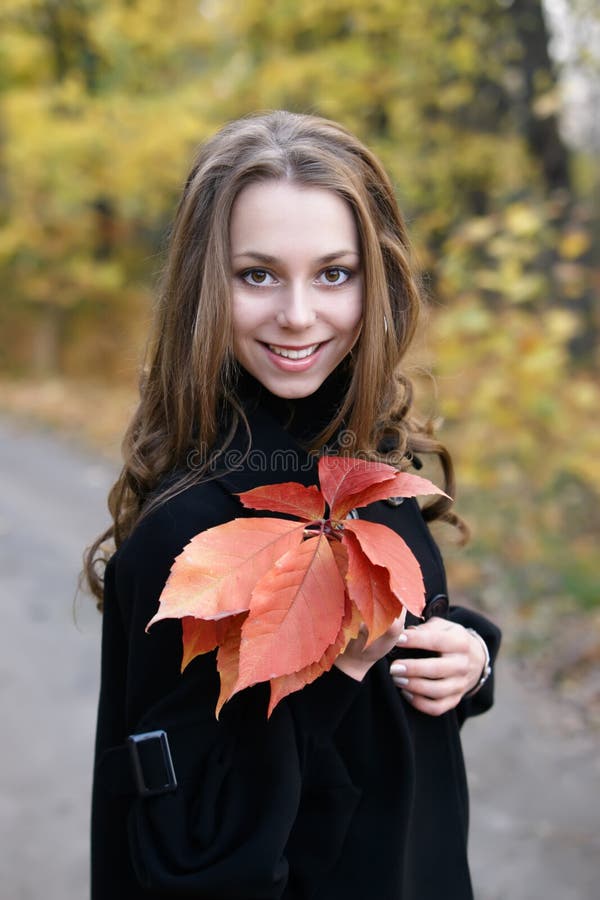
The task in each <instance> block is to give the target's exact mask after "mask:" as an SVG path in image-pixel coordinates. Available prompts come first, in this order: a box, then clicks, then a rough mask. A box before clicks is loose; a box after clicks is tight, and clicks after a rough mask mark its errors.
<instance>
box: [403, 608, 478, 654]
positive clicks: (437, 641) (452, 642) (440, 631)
mask: <svg viewBox="0 0 600 900" xmlns="http://www.w3.org/2000/svg"><path fill="white" fill-rule="evenodd" d="M403 634H404V635H405V636H406V641H405V642H404V646H405V647H407V648H408V647H413V648H418V649H420V650H431V651H434V652H436V653H459V652H466V651H467V650H468V646H469V635H468V633H467V632H466V631H465V629H464V628H463V627H462V625H457V624H455V623H454V622H447V621H446V620H445V619H440V618H438V617H437V616H433V617H432V618H431V619H429V621H428V622H425V623H424V624H423V625H412V626H411V627H410V628H407V629H406V630H405V631H404V632H403Z"/></svg>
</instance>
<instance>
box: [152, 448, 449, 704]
mask: <svg viewBox="0 0 600 900" xmlns="http://www.w3.org/2000/svg"><path fill="white" fill-rule="evenodd" d="M319 472H320V477H321V485H322V489H323V492H322V493H321V492H320V491H319V490H318V489H317V488H316V487H310V488H307V487H304V486H303V485H300V484H295V483H288V484H282V485H267V486H265V487H261V488H255V489H254V490H252V491H246V492H245V493H242V494H240V495H239V497H240V500H241V502H242V503H243V504H244V505H245V506H247V507H250V508H255V509H261V510H263V509H268V510H272V511H273V512H280V513H283V514H284V515H289V516H294V517H296V518H299V519H301V520H303V521H301V522H291V521H288V520H285V519H274V518H263V517H256V518H252V519H235V520H234V521H232V522H227V523H225V524H224V525H220V526H217V527H216V528H211V529H209V530H208V531H205V532H202V533H201V534H198V535H196V536H195V537H194V538H192V540H191V541H190V543H189V544H188V545H187V546H186V547H185V548H184V550H183V552H182V553H181V554H180V555H179V556H178V557H177V558H176V560H175V562H174V564H173V567H172V570H171V574H170V576H169V579H168V581H167V583H166V585H165V588H164V590H163V593H162V594H161V597H160V608H159V611H158V613H157V614H156V615H155V616H154V618H153V619H152V620H151V622H150V623H149V625H148V627H149V626H150V625H151V624H153V623H154V622H157V621H159V620H160V619H165V618H182V619H183V623H182V630H183V660H182V668H185V666H186V665H188V664H189V662H190V661H191V660H192V659H194V658H195V657H196V656H198V655H199V654H201V653H206V652H209V651H210V650H214V649H215V648H218V653H217V669H218V671H219V675H220V679H221V691H220V695H219V699H218V703H217V710H216V712H217V716H218V715H219V712H220V710H221V708H222V706H223V704H224V703H225V702H227V700H229V699H230V697H232V696H233V695H234V694H235V693H237V692H238V691H240V690H242V689H243V688H245V687H248V686H250V685H252V684H256V683H257V682H260V681H270V682H271V701H270V705H269V711H268V714H269V715H270V714H271V712H272V711H273V709H274V708H275V706H276V705H277V703H278V702H279V701H280V700H281V699H282V698H283V697H285V696H286V695H287V694H289V693H291V692H292V691H296V690H299V689H300V688H301V687H303V686H304V685H306V684H309V683H310V682H311V681H314V680H315V678H318V677H319V675H321V674H323V672H326V671H328V669H330V668H331V666H332V665H333V664H334V662H335V659H336V658H337V656H338V655H339V654H340V653H341V652H343V650H344V649H345V648H346V646H347V645H348V642H349V641H350V640H352V639H353V638H355V637H356V636H357V634H358V632H359V629H360V626H361V624H362V622H363V621H364V622H365V625H366V627H367V628H368V630H369V643H370V642H372V641H374V640H376V639H377V638H378V637H379V636H380V635H381V634H383V633H384V632H385V631H386V630H387V628H388V627H389V626H390V625H391V624H392V622H393V621H394V619H395V618H397V617H398V616H399V615H400V613H401V611H402V607H403V606H404V607H406V608H407V609H409V610H410V611H411V612H412V613H414V614H415V615H419V614H420V613H421V611H422V608H423V605H424V586H423V578H422V575H421V571H420V568H419V564H418V562H417V560H416V559H415V557H414V556H413V554H412V552H411V551H410V549H409V548H408V547H407V545H406V544H405V543H404V541H403V540H402V539H401V538H400V537H399V536H398V535H397V534H396V533H395V532H394V531H392V530H391V529H389V528H387V527H385V526H383V525H376V524H374V523H372V522H368V521H364V520H354V519H345V518H344V517H345V516H346V515H347V513H348V512H349V510H350V509H352V508H353V507H359V506H363V505H366V504H368V503H372V502H374V501H376V500H383V499H386V498H387V497H390V496H414V495H415V494H425V493H442V492H441V491H438V489H437V488H436V487H435V485H433V484H432V483H431V482H430V481H427V480H426V479H423V478H420V477H418V476H415V475H408V474H406V473H399V472H397V471H396V469H394V468H393V467H391V466H388V465H386V464H384V463H370V462H366V461H364V460H357V459H349V458H340V457H323V458H322V459H321V460H320V462H319ZM325 502H327V504H328V505H329V510H330V512H329V518H328V519H325V518H324V516H325Z"/></svg>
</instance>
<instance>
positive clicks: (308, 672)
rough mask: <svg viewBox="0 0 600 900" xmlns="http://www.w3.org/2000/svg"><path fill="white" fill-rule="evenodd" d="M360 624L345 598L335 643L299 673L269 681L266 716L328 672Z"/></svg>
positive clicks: (352, 607)
mask: <svg viewBox="0 0 600 900" xmlns="http://www.w3.org/2000/svg"><path fill="white" fill-rule="evenodd" d="M338 546H339V545H338ZM361 624H362V619H361V617H360V613H359V612H358V610H357V609H356V607H355V606H354V605H353V604H352V602H351V601H350V599H349V598H348V597H346V606H345V613H344V618H343V619H342V624H341V626H340V630H339V632H338V634H337V637H336V639H335V641H334V642H333V644H331V645H330V646H329V647H328V648H327V650H326V651H325V653H324V654H323V656H322V657H321V659H319V660H317V662H315V663H312V665H309V666H304V668H303V669H300V671H299V672H292V673H291V674H290V675H280V676H279V677H278V678H272V679H271V698H270V701H269V709H268V712H267V715H268V716H270V715H271V713H272V712H273V710H274V709H275V707H276V706H277V704H278V703H279V701H280V700H283V698H284V697H287V695H288V694H292V693H293V692H294V691H299V690H300V689H301V688H303V687H304V686H305V685H307V684H310V683H311V682H312V681H315V680H316V679H317V678H318V677H319V675H322V674H323V673H324V672H328V671H329V670H330V669H331V667H332V666H333V664H334V662H335V661H336V659H337V658H338V656H339V655H340V653H342V651H343V650H345V648H346V647H347V645H348V643H349V641H351V640H352V638H355V637H356V636H357V635H358V632H359V629H360V626H361Z"/></svg>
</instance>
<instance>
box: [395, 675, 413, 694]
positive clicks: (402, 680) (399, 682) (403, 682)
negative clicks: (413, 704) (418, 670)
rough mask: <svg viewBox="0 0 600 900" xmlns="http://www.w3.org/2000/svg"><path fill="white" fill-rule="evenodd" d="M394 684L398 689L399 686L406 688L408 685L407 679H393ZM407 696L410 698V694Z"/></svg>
mask: <svg viewBox="0 0 600 900" xmlns="http://www.w3.org/2000/svg"><path fill="white" fill-rule="evenodd" d="M394 682H395V683H396V684H397V685H398V687H400V685H402V687H406V685H407V684H408V678H394ZM403 693H404V694H406V693H407V692H406V691H403ZM409 696H410V697H412V694H409Z"/></svg>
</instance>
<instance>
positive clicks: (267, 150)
mask: <svg viewBox="0 0 600 900" xmlns="http://www.w3.org/2000/svg"><path fill="white" fill-rule="evenodd" d="M419 306H420V299H419V291H418V288H417V285H416V283H415V279H414V275H413V272H412V269H411V263H410V256H409V246H408V240H407V236H406V233H405V229H404V225H403V222H402V219H401V216H400V213H399V211H398V209H397V205H396V201H395V199H394V194H393V189H392V186H391V184H390V182H389V179H388V178H387V176H386V174H385V172H384V171H383V170H382V168H381V165H380V164H379V162H378V161H377V160H376V159H375V158H374V157H373V155H372V154H371V153H370V152H369V151H368V150H367V149H366V148H365V147H363V146H362V145H361V144H360V143H359V142H358V141H357V139H356V138H354V137H353V136H352V135H350V134H349V133H347V132H346V131H345V130H344V129H343V128H342V127H340V126H339V125H337V124H335V123H333V122H329V121H326V120H323V119H319V118H316V117H310V116H300V115H294V114H290V113H286V112H275V113H272V114H267V115H259V116H254V117H249V118H247V119H243V120H240V121H237V122H234V123H232V124H230V125H228V126H227V127H225V128H224V129H223V130H222V131H221V132H220V133H219V134H217V135H216V136H215V137H214V138H213V139H212V140H211V141H209V142H208V143H207V144H206V145H205V146H204V147H203V148H202V149H201V150H200V152H199V155H198V157H197V160H196V162H195V164H194V167H193V169H192V171H191V173H190V176H189V178H188V181H187V184H186V187H185V190H184V192H183V197H182V199H181V202H180V205H179V209H178V212H177V216H176V219H175V223H174V226H173V231H172V235H171V244H170V251H169V257H168V262H167V267H166V273H165V278H164V284H163V289H162V296H161V301H160V304H159V307H158V312H157V318H156V326H155V332H154V337H153V339H152V340H151V342H150V344H149V352H148V364H147V368H146V371H145V374H144V378H143V382H142V388H141V401H140V405H139V408H138V410H137V412H136V414H135V416H134V418H133V421H132V423H131V426H130V428H129V430H128V432H127V435H126V438H125V442H124V455H125V465H124V468H123V471H122V474H121V476H120V478H119V480H118V481H117V483H116V484H115V486H114V488H113V490H112V492H111V496H110V509H111V512H112V515H113V518H114V525H113V527H111V529H109V530H108V531H107V532H106V533H105V534H104V535H102V536H101V538H100V539H99V540H98V541H97V542H96V544H95V545H94V546H93V547H92V548H91V550H90V552H89V555H88V574H89V578H90V582H91V584H92V587H93V588H94V590H95V592H96V593H97V595H98V596H101V595H102V585H101V584H100V582H99V580H98V578H97V576H96V574H95V571H94V568H93V560H94V557H95V554H96V551H97V550H98V547H99V546H100V544H101V543H102V542H103V541H105V540H106V539H108V538H113V539H114V541H115V543H116V547H117V550H116V553H114V555H113V556H112V557H111V558H110V560H109V562H108V565H107V567H106V571H105V573H104V585H103V595H104V604H103V608H104V626H103V656H102V685H101V694H100V706H99V717H98V732H97V745H96V769H95V783H94V799H93V822H92V859H93V866H92V881H93V890H92V895H93V897H94V898H95V900H99V898H109V897H110V898H114V897H118V896H123V897H125V896H126V897H127V898H129V900H135V898H145V897H150V896H164V897H177V896H193V897H198V898H207V900H208V898H210V900H216V898H219V900H226V898H231V900H233V898H239V900H256V898H265V900H266V898H268V900H270V898H315V900H317V898H319V900H338V898H339V900H341V898H344V900H351V898H361V900H365V898H371V897H373V898H375V897H377V898H379V900H412V898H414V900H417V898H418V900H428V898H436V900H437V898H439V897H440V896H442V897H448V898H452V900H467V898H470V897H471V896H472V892H471V886H470V879H469V870H468V864H467V857H466V840H467V815H468V809H467V788H466V780H465V773H464V766H463V759H462V753H461V747H460V739H459V726H460V725H461V724H462V722H463V721H464V719H465V717H466V716H468V715H473V714H477V713H480V712H483V711H485V710H486V709H487V708H489V706H490V705H491V703H492V684H491V679H489V678H488V675H489V671H490V668H489V659H490V656H491V657H492V659H493V657H494V655H495V653H496V651H497V648H498V644H499V632H498V631H497V629H496V628H495V627H494V626H493V625H492V624H491V623H489V622H487V621H486V620H485V619H483V618H482V617H481V616H479V615H477V614H475V613H473V612H470V611H467V610H461V609H457V608H452V607H450V609H449V610H448V607H447V602H446V594H447V589H446V583H445V576H444V569H443V564H442V561H441V557H440V554H439V551H438V549H437V547H436V545H435V543H434V542H433V540H432V537H431V535H430V533H429V530H428V528H427V525H426V524H425V520H426V519H434V518H440V517H441V518H444V519H446V520H448V521H450V522H453V523H454V524H458V525H459V524H460V523H459V522H458V520H457V519H456V517H454V516H453V514H452V513H451V512H450V509H449V506H450V501H448V500H447V499H446V498H441V499H438V500H437V501H436V502H435V503H433V504H431V505H429V506H428V507H426V508H425V509H424V510H423V512H421V510H420V508H419V506H418V505H417V503H416V502H414V501H412V500H407V501H405V502H404V503H401V504H397V505H393V504H389V503H385V502H381V503H379V502H378V503H374V504H371V505H370V506H368V507H366V508H365V509H363V510H361V511H360V516H361V518H365V519H369V520H371V521H375V522H380V523H383V524H385V525H388V526H389V527H391V528H393V529H394V530H396V531H397V532H398V533H399V534H400V535H401V536H402V537H403V538H404V540H405V541H406V542H407V543H408V544H409V546H410V547H411V549H412V551H413V553H414V554H415V555H416V557H417V559H418V560H419V563H420V565H421V569H422V571H423V576H424V581H425V587H426V596H427V607H426V613H425V618H426V621H425V622H424V623H423V624H419V625H418V626H417V627H408V628H403V622H402V621H401V620H400V619H399V620H397V621H396V622H395V623H394V624H393V625H392V627H391V628H390V629H389V630H388V631H387V632H386V633H385V634H384V635H383V636H382V637H380V638H378V639H377V640H376V641H374V642H373V643H372V644H371V645H369V646H368V647H367V646H366V639H367V635H366V634H365V633H364V631H363V633H361V634H360V635H359V636H358V637H357V638H356V640H354V641H351V642H350V644H349V645H348V646H347V648H346V649H345V650H344V652H343V653H342V654H341V655H340V656H339V657H338V658H337V660H336V661H335V664H334V665H333V667H332V668H331V670H330V671H329V672H326V673H324V674H323V675H322V676H321V677H319V678H318V679H317V680H316V681H314V682H313V683H312V684H310V685H308V686H306V687H305V688H303V689H302V690H301V691H298V692H296V693H294V694H291V695H290V696H288V697H287V698H285V699H284V700H283V701H281V703H280V704H279V705H278V706H277V708H276V709H275V711H274V712H273V714H272V716H271V717H270V719H267V716H266V708H267V702H268V687H267V686H265V685H264V684H259V685H256V686H255V687H252V688H249V689H247V690H244V691H242V692H241V693H239V694H237V695H235V696H234V697H233V698H232V699H231V700H230V701H229V702H228V703H227V704H226V705H225V707H224V708H223V710H222V712H221V715H220V718H219V720H218V721H217V720H216V719H215V715H214V710H215V704H216V698H217V696H218V692H219V684H218V676H217V672H216V668H215V659H214V655H213V654H212V653H209V654H205V655H202V656H199V657H197V658H196V659H194V660H193V662H192V663H191V664H190V665H189V666H188V667H187V668H186V669H185V671H184V672H183V673H180V663H181V625H180V623H179V622H177V621H176V620H170V621H162V622H159V623H157V624H156V625H154V626H153V627H152V629H150V631H149V633H146V631H145V628H146V625H147V623H148V621H149V620H150V619H151V618H152V617H153V615H154V614H155V613H156V610H157V606H158V598H159V596H160V594H161V591H162V589H163V587H164V584H165V581H166V579H167V577H168V574H169V570H170V567H171V565H172V563H173V560H174V558H175V557H176V556H177V555H178V554H179V553H180V552H181V550H182V548H183V547H184V546H185V545H186V543H187V542H188V541H189V540H190V539H191V538H192V537H193V536H194V535H196V534H197V533H198V532H200V531H203V530H204V529H207V528H211V527H213V526H216V525H219V524H222V523H224V522H227V521H229V520H230V519H232V518H235V517H239V516H244V515H253V514H256V513H253V512H252V511H251V510H246V509H244V508H242V506H241V504H240V502H239V500H238V499H237V497H236V496H235V495H236V493H237V492H240V491H244V490H248V489H251V488H253V487H256V486H258V485H262V484H267V483H278V482H285V481H299V482H302V483H304V484H306V485H310V484H315V483H316V481H317V478H316V462H317V456H318V454H319V453H320V452H323V451H325V452H329V453H341V454H347V455H362V456H367V457H368V458H371V459H380V460H384V461H388V462H392V463H395V464H397V465H398V466H399V467H400V468H407V467H409V466H410V465H413V466H418V465H419V461H418V457H416V456H415V455H414V454H415V453H433V454H437V456H438V457H439V458H440V460H441V462H442V466H443V470H444V472H445V480H446V485H445V489H446V490H447V491H448V492H450V493H451V492H452V487H453V485H452V480H453V479H452V467H451V463H450V460H449V457H448V455H447V453H446V452H445V450H444V449H443V448H442V447H441V445H439V444H438V443H437V442H435V441H434V440H433V439H432V438H431V436H430V435H429V434H428V433H427V432H426V431H425V430H424V429H423V428H422V427H420V426H419V424H418V422H417V421H416V420H415V419H414V418H413V417H412V415H411V413H410V384H409V382H408V381H407V380H406V378H404V377H403V376H402V375H401V374H400V373H399V365H400V363H401V360H402V358H403V356H404V354H405V351H406V349H407V347H408V346H409V344H410V341H411V338H412V336H413V333H414V330H415V325H416V322H417V317H418V313H419ZM413 624H416V623H415V622H414V620H413ZM484 682H485V684H484ZM130 735H134V736H136V737H135V738H134V741H133V742H131V741H130V742H129V743H126V741H127V738H128V736H130ZM149 735H150V736H149ZM169 753H170V756H169ZM171 761H172V765H171Z"/></svg>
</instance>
